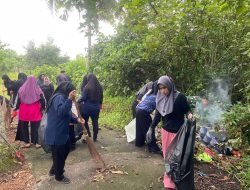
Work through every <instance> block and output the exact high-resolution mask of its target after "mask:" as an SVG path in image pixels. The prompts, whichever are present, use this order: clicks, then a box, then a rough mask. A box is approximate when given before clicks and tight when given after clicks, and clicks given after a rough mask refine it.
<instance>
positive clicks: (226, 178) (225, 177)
mask: <svg viewBox="0 0 250 190" xmlns="http://www.w3.org/2000/svg"><path fill="white" fill-rule="evenodd" d="M227 180H229V177H227V176H224V178H223V179H219V181H227Z"/></svg>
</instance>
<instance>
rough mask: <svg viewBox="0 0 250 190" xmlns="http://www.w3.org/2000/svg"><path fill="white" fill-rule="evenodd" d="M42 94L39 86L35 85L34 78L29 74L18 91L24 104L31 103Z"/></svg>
mask: <svg viewBox="0 0 250 190" xmlns="http://www.w3.org/2000/svg"><path fill="white" fill-rule="evenodd" d="M41 94H43V91H42V90H41V88H40V87H39V86H38V85H37V82H36V78H35V77H34V76H32V75H31V76H29V77H28V78H27V80H26V81H25V83H24V84H23V85H22V87H21V88H20V89H19V91H18V95H19V98H20V100H21V102H22V103H24V104H33V103H35V102H37V101H38V100H40V95H41Z"/></svg>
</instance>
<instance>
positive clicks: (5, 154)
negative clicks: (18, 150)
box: [0, 144, 16, 172]
mask: <svg viewBox="0 0 250 190" xmlns="http://www.w3.org/2000/svg"><path fill="white" fill-rule="evenodd" d="M12 152H13V151H11V150H10V149H9V147H8V146H6V145H3V144H0V172H6V171H9V169H10V168H12V167H13V166H15V164H16V160H15V157H14V155H13V153H12Z"/></svg>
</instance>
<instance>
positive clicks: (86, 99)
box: [78, 73, 103, 141]
mask: <svg viewBox="0 0 250 190" xmlns="http://www.w3.org/2000/svg"><path fill="white" fill-rule="evenodd" d="M83 82H84V81H83ZM102 101H103V88H102V86H101V84H100V82H99V81H98V79H97V78H96V76H95V75H94V74H92V73H90V74H88V75H87V84H86V85H85V86H84V87H83V88H82V93H81V97H80V99H79V100H78V103H79V104H80V112H81V115H82V117H83V118H84V120H85V128H86V129H87V132H88V135H89V137H91V132H90V129H89V125H88V120H89V117H90V118H91V120H92V125H93V132H94V134H93V140H94V141H96V140H97V134H98V130H99V124H98V119H99V113H100V109H101V107H102Z"/></svg>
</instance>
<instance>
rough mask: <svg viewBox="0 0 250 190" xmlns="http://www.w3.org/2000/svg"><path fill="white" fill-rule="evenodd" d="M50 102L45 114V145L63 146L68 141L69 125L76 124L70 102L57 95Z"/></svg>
mask: <svg viewBox="0 0 250 190" xmlns="http://www.w3.org/2000/svg"><path fill="white" fill-rule="evenodd" d="M51 101H52V103H51V106H50V107H49V109H48V112H47V126H46V129H45V144H46V145H65V144H66V143H67V141H68V140H69V123H77V118H74V117H73V116H72V112H71V108H72V101H71V100H70V99H67V98H65V96H64V95H62V94H59V93H58V94H55V95H54V96H53V97H52V100H51Z"/></svg>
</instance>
